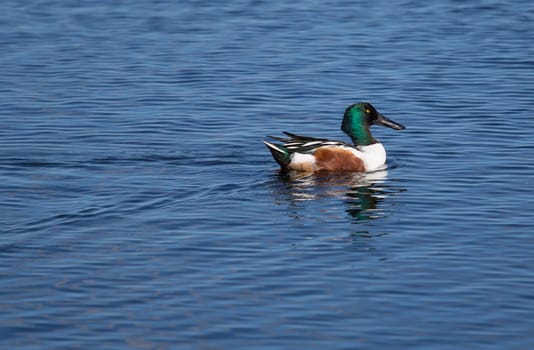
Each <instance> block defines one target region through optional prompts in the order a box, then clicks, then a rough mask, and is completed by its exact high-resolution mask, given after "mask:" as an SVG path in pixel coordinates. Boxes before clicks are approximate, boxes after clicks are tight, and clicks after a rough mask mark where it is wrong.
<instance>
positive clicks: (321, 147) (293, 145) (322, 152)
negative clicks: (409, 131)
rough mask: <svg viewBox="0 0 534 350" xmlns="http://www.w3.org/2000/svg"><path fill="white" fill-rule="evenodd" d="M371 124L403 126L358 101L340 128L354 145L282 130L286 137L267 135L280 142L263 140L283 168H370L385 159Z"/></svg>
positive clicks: (373, 167) (347, 112)
mask: <svg viewBox="0 0 534 350" xmlns="http://www.w3.org/2000/svg"><path fill="white" fill-rule="evenodd" d="M371 125H382V126H387V127H390V128H392V129H395V130H403V129H405V127H404V126H402V125H401V124H399V123H396V122H394V121H393V120H391V119H388V118H386V117H384V116H383V115H382V114H380V113H379V112H378V111H377V110H376V109H375V107H373V106H372V105H371V104H370V103H367V102H360V103H356V104H353V105H350V106H349V107H347V109H346V110H345V114H344V115H343V122H342V123H341V130H342V131H343V132H344V133H345V134H347V135H348V136H349V137H350V138H351V139H352V142H353V144H354V145H350V144H348V143H345V142H342V141H332V140H327V139H321V138H315V137H308V136H300V135H296V134H292V133H289V132H284V134H285V135H287V136H288V137H287V138H285V137H275V136H269V137H270V138H272V139H274V140H277V141H279V142H282V144H278V143H272V142H268V141H263V143H265V145H266V146H267V148H268V149H269V150H270V151H271V154H272V155H273V158H274V160H276V162H277V163H278V164H280V167H281V168H282V170H300V171H306V172H321V171H353V172H363V171H370V170H375V169H377V168H379V167H381V166H382V165H383V164H384V163H385V162H386V150H385V149H384V146H382V144H381V143H380V142H378V141H377V140H376V139H375V138H374V137H373V135H371V131H370V130H369V128H370V126H371Z"/></svg>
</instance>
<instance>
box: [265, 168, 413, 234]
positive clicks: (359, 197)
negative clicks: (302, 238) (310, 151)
mask: <svg viewBox="0 0 534 350" xmlns="http://www.w3.org/2000/svg"><path fill="white" fill-rule="evenodd" d="M387 176H388V172H387V170H386V169H381V170H377V171H374V172H368V173H344V174H340V173H324V174H303V173H279V175H278V177H279V180H280V181H278V184H279V185H282V186H277V187H278V188H277V190H276V191H275V198H276V202H277V204H279V205H284V204H285V205H287V206H288V215H290V216H291V217H293V218H295V219H299V220H302V219H305V218H306V219H307V218H311V219H312V221H323V222H324V221H335V220H338V221H339V222H341V223H343V222H346V218H347V215H346V214H348V218H349V222H350V223H352V224H358V227H357V230H355V231H352V232H351V233H350V237H351V240H352V241H354V240H360V239H362V238H366V239H368V238H370V237H371V236H377V235H382V234H383V233H374V234H371V233H370V232H368V230H367V229H366V228H369V227H368V225H365V226H361V224H362V223H365V222H369V221H370V220H375V219H380V218H384V217H386V216H387V213H386V212H385V211H384V209H383V208H381V206H382V205H381V203H382V202H383V201H385V200H386V199H387V198H388V197H390V196H391V195H393V194H395V193H399V192H403V191H404V190H403V189H400V188H398V187H393V186H392V185H391V182H390V181H386V180H387ZM340 200H341V203H342V205H343V208H342V209H340V207H339V204H340ZM343 213H346V214H343ZM340 214H343V215H340ZM306 221H307V220H306ZM345 237H346V236H345Z"/></svg>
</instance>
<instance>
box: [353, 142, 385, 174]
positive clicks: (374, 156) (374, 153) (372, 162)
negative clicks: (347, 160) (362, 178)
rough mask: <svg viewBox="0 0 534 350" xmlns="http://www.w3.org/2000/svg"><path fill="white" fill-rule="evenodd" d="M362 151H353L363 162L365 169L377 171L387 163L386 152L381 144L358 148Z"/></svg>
mask: <svg viewBox="0 0 534 350" xmlns="http://www.w3.org/2000/svg"><path fill="white" fill-rule="evenodd" d="M358 148H359V149H360V151H358V150H353V152H354V154H355V155H356V156H357V157H359V158H361V159H362V160H363V163H364V164H365V169H366V170H367V171H369V170H375V169H377V168H379V167H380V166H382V165H384V163H385V162H386V150H385V149H384V146H382V144H381V143H379V142H378V143H374V144H372V145H368V146H360V147H358Z"/></svg>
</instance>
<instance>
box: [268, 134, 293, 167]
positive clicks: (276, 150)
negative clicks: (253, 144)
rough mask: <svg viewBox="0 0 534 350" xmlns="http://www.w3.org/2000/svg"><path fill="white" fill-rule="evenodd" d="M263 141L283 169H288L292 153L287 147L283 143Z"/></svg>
mask: <svg viewBox="0 0 534 350" xmlns="http://www.w3.org/2000/svg"><path fill="white" fill-rule="evenodd" d="M263 143H264V144H265V146H267V148H268V149H269V151H271V154H272V155H273V158H274V160H276V162H277V163H278V164H280V166H281V167H282V168H283V169H287V167H288V166H289V163H290V162H291V154H290V153H289V151H288V150H287V148H285V147H284V146H282V145H278V144H274V143H271V142H267V141H263Z"/></svg>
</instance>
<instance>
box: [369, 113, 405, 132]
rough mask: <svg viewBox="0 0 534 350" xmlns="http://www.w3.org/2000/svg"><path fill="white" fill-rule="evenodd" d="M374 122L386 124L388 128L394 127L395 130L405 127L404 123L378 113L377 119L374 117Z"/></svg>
mask: <svg viewBox="0 0 534 350" xmlns="http://www.w3.org/2000/svg"><path fill="white" fill-rule="evenodd" d="M374 124H378V125H383V126H387V127H388V128H392V129H395V130H404V129H406V128H405V127H404V125H401V124H399V123H396V122H394V121H393V120H391V119H389V118H386V117H384V116H383V115H382V114H378V119H376V121H375V123H374Z"/></svg>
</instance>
